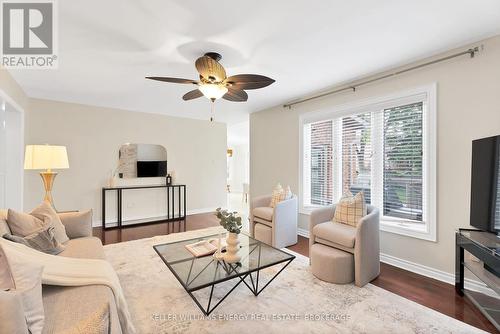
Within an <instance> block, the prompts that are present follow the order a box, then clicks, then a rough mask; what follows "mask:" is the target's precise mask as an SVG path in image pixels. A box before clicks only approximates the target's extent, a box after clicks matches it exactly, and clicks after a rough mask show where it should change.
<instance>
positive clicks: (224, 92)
mask: <svg viewBox="0 0 500 334" xmlns="http://www.w3.org/2000/svg"><path fill="white" fill-rule="evenodd" d="M221 59H222V56H221V55H220V54H218V53H216V52H208V53H205V55H203V56H202V57H200V58H198V59H196V62H195V66H196V69H197V70H198V73H199V74H200V80H199V81H196V80H190V79H181V78H169V77H146V79H151V80H158V81H164V82H172V83H179V84H191V85H197V86H198V88H196V89H194V90H192V91H189V92H187V93H186V94H184V96H183V97H182V99H183V100H184V101H188V100H193V99H196V98H199V97H202V96H205V97H207V98H208V99H210V100H211V101H212V102H215V100H217V99H220V98H223V99H224V100H228V101H232V102H245V101H246V100H247V99H248V94H247V93H246V92H245V90H248V89H258V88H263V87H266V86H269V85H270V84H272V83H273V82H274V81H275V80H273V79H271V78H268V77H265V76H263V75H257V74H237V75H233V76H230V77H227V76H226V70H225V69H224V67H223V66H222V65H221V64H220V63H219V60H221Z"/></svg>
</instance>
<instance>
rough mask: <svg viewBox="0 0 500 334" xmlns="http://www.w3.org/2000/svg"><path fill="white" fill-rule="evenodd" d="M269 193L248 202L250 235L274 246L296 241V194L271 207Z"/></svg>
mask: <svg viewBox="0 0 500 334" xmlns="http://www.w3.org/2000/svg"><path fill="white" fill-rule="evenodd" d="M270 203H271V195H265V196H259V197H256V198H254V199H252V200H251V203H250V217H249V220H250V235H251V236H252V237H254V238H255V239H257V240H259V241H262V242H265V243H267V244H269V245H271V246H273V247H276V248H283V247H287V246H291V245H294V244H296V243H297V232H298V231H297V229H298V227H297V219H298V204H297V203H298V201H297V196H295V195H293V196H292V198H290V199H288V200H284V201H281V202H279V203H278V204H276V206H275V207H274V208H271V207H270V206H269V204H270Z"/></svg>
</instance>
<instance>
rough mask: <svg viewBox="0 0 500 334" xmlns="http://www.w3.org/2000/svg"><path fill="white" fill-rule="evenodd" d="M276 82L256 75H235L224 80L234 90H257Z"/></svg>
mask: <svg viewBox="0 0 500 334" xmlns="http://www.w3.org/2000/svg"><path fill="white" fill-rule="evenodd" d="M275 81H276V80H274V79H271V78H268V77H265V76H263V75H257V74H237V75H233V76H230V77H229V78H227V79H226V80H225V82H226V83H228V84H229V85H230V87H233V88H236V89H259V88H264V87H266V86H269V85H270V84H272V83H273V82H275Z"/></svg>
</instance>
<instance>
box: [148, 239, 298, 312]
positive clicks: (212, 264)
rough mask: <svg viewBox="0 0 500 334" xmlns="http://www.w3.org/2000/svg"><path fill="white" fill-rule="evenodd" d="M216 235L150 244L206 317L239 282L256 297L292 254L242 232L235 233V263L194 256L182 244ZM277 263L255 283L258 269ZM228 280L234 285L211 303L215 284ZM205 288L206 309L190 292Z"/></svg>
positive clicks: (283, 266) (285, 264)
mask: <svg viewBox="0 0 500 334" xmlns="http://www.w3.org/2000/svg"><path fill="white" fill-rule="evenodd" d="M217 236H218V235H217V234H214V235H210V236H206V237H200V238H195V239H190V240H183V241H178V242H172V243H166V244H161V245H156V246H153V248H154V250H155V251H156V252H157V253H158V255H160V257H161V259H162V260H163V262H165V264H166V265H167V267H168V268H169V269H170V271H171V272H172V274H174V276H175V277H176V278H177V280H178V281H179V283H181V285H182V286H183V287H184V289H185V290H186V292H187V293H188V294H189V295H190V296H191V298H193V300H194V302H195V303H196V305H198V307H199V308H200V309H201V311H202V312H203V313H204V314H205V315H207V316H208V315H209V314H210V313H212V311H213V310H214V309H215V308H216V307H217V306H219V304H220V303H221V302H222V301H223V300H224V299H225V298H226V297H227V296H228V295H230V294H231V292H233V291H234V289H236V287H237V286H238V285H240V284H241V283H242V282H243V283H244V284H245V285H246V286H247V287H248V288H249V289H250V291H252V293H253V294H254V295H255V296H258V295H259V294H260V293H261V292H262V290H264V289H265V288H266V287H267V286H268V285H269V283H271V282H272V281H273V280H274V279H275V278H276V277H277V276H278V275H279V274H280V273H281V272H282V271H283V270H284V269H285V268H286V267H287V266H288V265H289V264H290V263H291V262H292V261H293V259H295V256H294V255H291V254H289V253H286V252H284V251H282V250H279V249H277V248H274V247H271V246H269V245H267V244H265V243H263V242H260V241H258V240H256V239H254V238H252V237H250V236H248V235H245V234H243V233H241V234H240V235H239V240H240V246H241V249H240V251H239V254H240V255H241V261H240V262H239V263H237V264H236V263H235V264H228V263H225V262H224V261H220V262H219V261H217V260H216V259H215V258H214V257H213V256H212V255H207V256H203V257H198V258H197V257H194V256H193V255H192V254H191V253H190V252H189V251H188V250H187V249H186V247H185V246H186V245H188V244H192V243H195V242H198V241H201V240H206V239H213V238H217ZM278 265H282V268H281V269H279V270H278V272H276V273H275V274H274V275H272V277H271V278H270V279H269V280H268V281H267V282H266V283H265V284H264V283H261V285H262V284H263V286H259V278H260V276H261V275H260V272H261V271H262V270H263V269H266V268H269V267H272V266H278ZM232 279H236V283H235V285H234V286H232V288H231V289H230V290H229V292H227V293H226V294H225V295H224V296H223V297H222V298H221V299H220V300H218V301H217V302H216V303H215V302H214V303H212V297H213V296H214V288H215V286H216V285H218V284H220V283H223V282H226V281H229V280H232ZM205 288H210V296H209V298H208V306H207V307H206V308H204V307H203V306H202V305H201V302H200V301H199V300H198V298H196V296H195V295H194V294H193V292H194V291H198V290H201V289H205Z"/></svg>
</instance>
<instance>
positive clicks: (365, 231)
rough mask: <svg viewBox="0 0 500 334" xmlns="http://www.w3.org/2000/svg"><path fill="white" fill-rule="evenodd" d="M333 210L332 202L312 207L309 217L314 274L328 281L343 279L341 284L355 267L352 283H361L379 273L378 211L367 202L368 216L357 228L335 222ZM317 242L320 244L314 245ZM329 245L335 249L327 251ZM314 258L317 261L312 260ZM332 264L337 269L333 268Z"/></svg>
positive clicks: (363, 283) (310, 249) (365, 282)
mask: <svg viewBox="0 0 500 334" xmlns="http://www.w3.org/2000/svg"><path fill="white" fill-rule="evenodd" d="M334 213H335V205H333V206H329V207H326V208H321V209H317V210H314V211H313V212H312V213H311V216H310V218H309V219H310V221H309V251H310V261H311V262H312V263H313V269H314V270H313V273H314V274H315V275H316V276H317V277H320V278H321V277H328V278H331V277H333V278H332V279H331V280H330V279H326V280H328V281H331V282H335V279H340V280H343V282H341V283H347V282H348V281H349V280H348V277H349V271H350V270H351V272H352V270H354V275H353V276H354V280H355V284H356V285H357V286H359V287H361V286H364V285H365V284H367V283H369V282H370V281H371V280H373V279H374V278H376V277H377V276H378V275H379V273H380V245H379V210H378V209H377V208H375V207H374V206H371V205H368V206H367V215H366V216H364V217H363V218H362V219H361V220H360V221H359V223H358V224H357V226H356V227H353V226H350V225H345V224H340V223H334V222H333V221H332V218H333V215H334ZM316 244H319V246H316V247H315V246H314V245H316ZM313 247H314V249H313ZM329 247H331V248H333V249H334V250H330V251H329V249H328V248H329ZM313 250H314V252H312V251H313ZM315 256H316V257H317V258H314V257H315ZM315 260H316V261H317V263H314V261H315ZM352 261H353V262H354V263H352ZM318 263H319V265H318ZM315 264H316V266H314V265H315ZM335 266H337V268H333V267H335ZM342 266H343V267H342ZM315 267H316V268H315ZM315 270H316V271H317V272H316V273H315V272H314V271H315Z"/></svg>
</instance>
